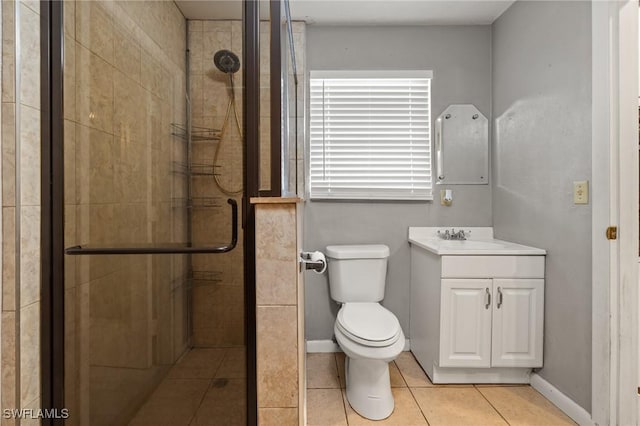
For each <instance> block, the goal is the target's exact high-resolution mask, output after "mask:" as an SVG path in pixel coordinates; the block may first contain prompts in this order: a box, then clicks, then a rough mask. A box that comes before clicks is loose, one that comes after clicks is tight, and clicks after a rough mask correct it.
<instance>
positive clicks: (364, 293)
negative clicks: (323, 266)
mask: <svg viewBox="0 0 640 426" xmlns="http://www.w3.org/2000/svg"><path fill="white" fill-rule="evenodd" d="M388 257H389V248H388V247H387V246H384V245H357V246H328V247H327V259H328V269H329V286H330V290H331V297H332V298H333V300H335V301H337V302H339V303H341V308H340V311H339V312H338V315H337V318H336V322H335V325H334V333H335V336H336V340H337V342H338V345H339V346H340V348H341V349H342V350H343V351H344V353H345V355H346V358H345V375H346V385H347V386H346V393H347V400H348V401H349V404H350V405H351V407H352V408H353V409H354V410H355V411H356V412H357V413H358V414H360V415H361V416H363V417H366V418H368V419H371V420H382V419H384V418H387V417H389V416H390V415H391V413H392V412H393V408H394V400H393V395H392V393H391V383H390V380H389V362H391V361H393V360H394V359H395V358H396V357H397V356H398V355H400V352H402V350H403V348H404V344H405V337H404V333H403V332H402V328H401V327H400V323H399V322H398V319H397V318H396V316H395V315H394V314H393V313H392V312H391V311H389V310H387V309H386V308H384V307H383V306H382V305H381V304H380V303H379V302H380V301H381V300H382V298H383V296H384V287H385V278H386V267H387V258H388Z"/></svg>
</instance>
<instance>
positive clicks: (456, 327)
mask: <svg viewBox="0 0 640 426" xmlns="http://www.w3.org/2000/svg"><path fill="white" fill-rule="evenodd" d="M441 285H442V290H441V312H440V357H439V358H440V366H441V367H484V368H487V367H542V338H543V334H542V333H543V319H544V280H543V279H454V278H443V279H442V281H441Z"/></svg>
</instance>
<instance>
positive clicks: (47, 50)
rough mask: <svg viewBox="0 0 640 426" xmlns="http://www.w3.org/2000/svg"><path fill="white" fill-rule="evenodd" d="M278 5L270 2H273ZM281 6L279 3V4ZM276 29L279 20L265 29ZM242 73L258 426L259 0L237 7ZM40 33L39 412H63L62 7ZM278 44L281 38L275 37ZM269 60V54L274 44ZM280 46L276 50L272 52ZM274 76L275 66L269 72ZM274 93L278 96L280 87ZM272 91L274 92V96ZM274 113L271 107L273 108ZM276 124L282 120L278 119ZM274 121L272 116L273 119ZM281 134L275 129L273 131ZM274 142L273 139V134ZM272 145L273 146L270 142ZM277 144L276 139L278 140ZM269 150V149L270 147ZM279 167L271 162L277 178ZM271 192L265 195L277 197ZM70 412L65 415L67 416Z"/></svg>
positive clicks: (44, 11)
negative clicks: (239, 9)
mask: <svg viewBox="0 0 640 426" xmlns="http://www.w3.org/2000/svg"><path fill="white" fill-rule="evenodd" d="M279 1H280V0H275V1H272V2H271V7H273V6H274V3H279ZM278 7H279V4H278ZM271 25H272V30H273V26H274V25H275V26H277V27H278V28H279V19H278V20H276V21H275V23H274V22H272V23H271ZM243 26H244V37H243V56H244V57H243V60H244V63H245V72H244V73H243V78H244V87H245V96H244V98H243V109H244V117H245V120H244V134H245V149H244V152H243V163H244V174H243V183H244V194H243V218H242V225H243V228H244V237H243V238H244V256H243V257H244V273H245V341H246V351H247V357H246V358H247V363H246V368H247V408H246V409H247V424H248V425H257V420H258V415H257V414H258V413H257V381H256V378H257V371H256V313H255V301H256V292H255V283H256V268H255V264H256V256H255V210H254V207H253V205H252V204H251V203H250V199H251V198H252V197H257V196H260V195H267V194H260V191H259V165H260V163H259V152H260V150H259V148H260V146H259V125H260V50H259V46H260V44H259V36H260V14H259V3H258V0H244V2H243ZM40 30H41V40H40V42H41V144H42V166H41V181H42V213H41V236H42V238H41V259H42V260H41V290H40V294H41V305H40V306H41V311H40V314H41V321H40V322H41V330H40V341H41V348H40V351H41V353H40V355H41V360H40V363H41V408H43V409H48V410H52V409H54V410H57V412H58V413H61V410H62V409H64V408H65V401H64V397H65V386H64V377H65V376H64V364H65V361H64V356H65V330H64V328H65V327H64V326H65V324H64V323H65V311H64V256H65V254H64V253H65V251H64V152H63V149H64V109H63V106H64V102H63V99H64V98H63V96H64V93H63V91H64V84H63V83H64V80H63V77H64V13H63V2H62V1H60V0H54V1H47V0H42V1H41V2H40ZM278 40H279V36H278ZM271 49H272V53H273V50H274V46H273V40H272V46H271ZM279 50H280V46H279V43H278V46H277V52H279ZM271 70H272V71H273V70H274V68H273V65H272V67H271ZM277 75H278V76H279V75H280V69H279V68H278V72H277ZM273 81H274V78H273V76H272V92H277V93H278V94H279V90H280V89H279V88H280V82H279V77H278V79H277V87H274V86H273ZM276 89H277V90H276ZM272 111H273V107H272ZM277 116H278V119H279V117H280V113H279V112H278V115H277ZM273 119H274V117H272V120H273ZM278 129H279V126H278ZM272 135H274V134H273V133H272ZM271 142H272V144H273V143H274V142H275V141H274V140H273V139H272V141H271ZM277 143H278V145H279V144H280V137H279V136H278V138H277ZM272 149H273V146H272ZM280 158H281V157H280V155H278V156H277V161H278V163H277V164H276V163H274V160H275V159H274V158H272V162H271V170H272V176H273V170H274V166H276V169H277V170H278V171H279V169H280V164H279V161H280ZM277 181H278V182H279V179H277ZM276 190H277V191H274V190H273V187H272V193H269V194H268V195H270V196H279V195H280V184H278V186H277V188H276ZM73 414H74V413H70V415H72V416H73ZM41 424H42V425H62V424H64V419H62V418H53V419H42V423H41Z"/></svg>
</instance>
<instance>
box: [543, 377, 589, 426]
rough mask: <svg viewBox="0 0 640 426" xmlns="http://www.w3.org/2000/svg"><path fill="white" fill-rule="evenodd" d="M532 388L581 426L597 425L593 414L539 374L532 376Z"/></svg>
mask: <svg viewBox="0 0 640 426" xmlns="http://www.w3.org/2000/svg"><path fill="white" fill-rule="evenodd" d="M531 387H532V388H534V389H535V390H537V391H538V392H540V393H541V394H542V395H544V397H545V398H547V399H548V400H549V401H551V402H552V403H553V404H554V405H555V406H556V407H558V408H559V409H560V410H562V411H563V412H564V413H565V414H566V415H567V416H569V417H571V419H573V421H574V422H576V423H578V424H579V425H580V426H586V425H589V426H593V425H595V423H594V422H593V420H592V419H591V414H589V413H588V412H587V410H585V409H584V408H582V407H581V406H579V405H578V404H576V403H575V402H574V401H573V400H572V399H571V398H569V397H568V396H567V395H565V394H563V393H562V392H560V391H559V390H558V389H557V388H556V387H555V386H553V385H552V384H551V383H549V382H547V381H546V380H545V379H543V378H542V377H541V376H540V375H539V374H537V373H532V374H531Z"/></svg>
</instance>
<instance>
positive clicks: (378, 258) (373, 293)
mask: <svg viewBox="0 0 640 426" xmlns="http://www.w3.org/2000/svg"><path fill="white" fill-rule="evenodd" d="M326 257H327V269H328V271H329V289H330V292H331V298H332V299H333V300H335V301H336V302H341V303H347V302H379V301H381V300H382V299H384V285H385V279H386V276H387V259H388V258H389V247H387V246H385V245H382V244H366V245H348V246H346V245H345V246H327V250H326Z"/></svg>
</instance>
